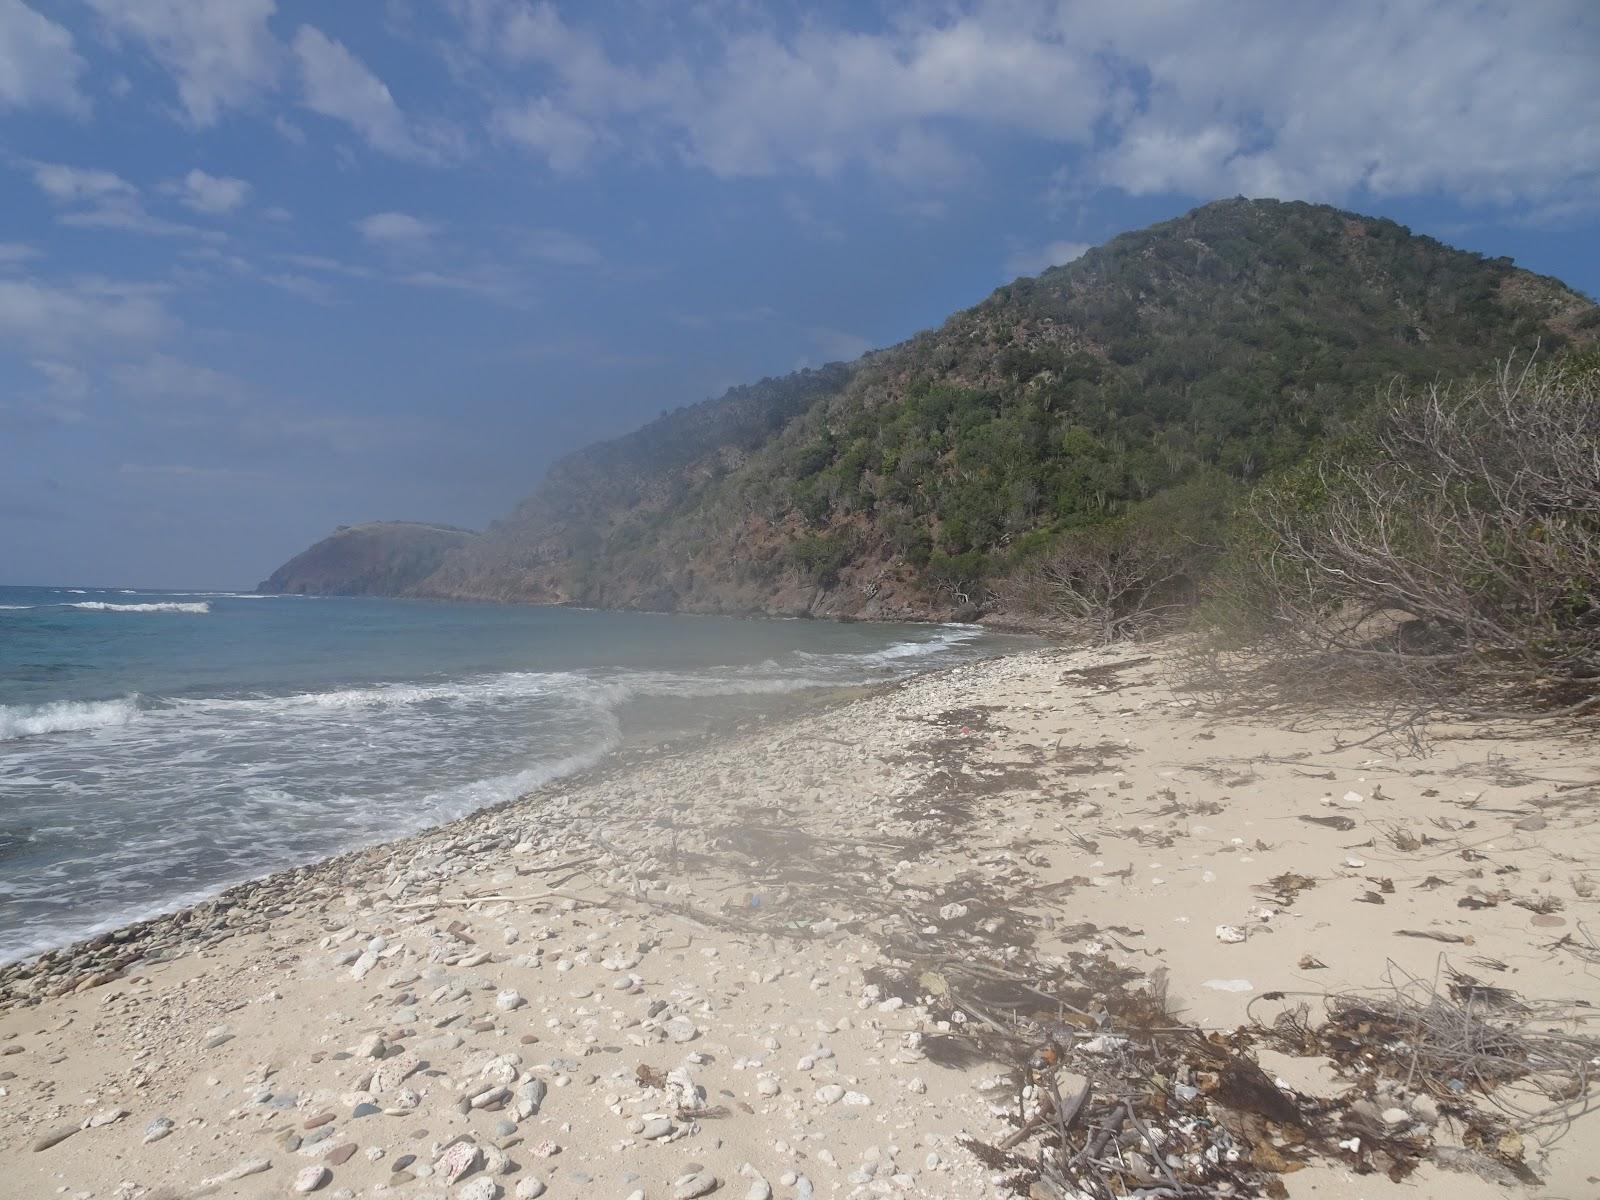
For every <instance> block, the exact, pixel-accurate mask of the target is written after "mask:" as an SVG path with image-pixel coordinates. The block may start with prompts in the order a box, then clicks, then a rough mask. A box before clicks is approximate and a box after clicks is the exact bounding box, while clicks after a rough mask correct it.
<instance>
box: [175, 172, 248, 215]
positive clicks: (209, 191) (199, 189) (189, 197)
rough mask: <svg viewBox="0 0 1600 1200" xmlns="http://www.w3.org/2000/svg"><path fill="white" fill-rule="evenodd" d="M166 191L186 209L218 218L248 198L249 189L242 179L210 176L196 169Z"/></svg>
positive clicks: (176, 181)
mask: <svg viewBox="0 0 1600 1200" xmlns="http://www.w3.org/2000/svg"><path fill="white" fill-rule="evenodd" d="M168 190H169V191H170V192H171V193H172V194H173V195H175V196H177V198H178V202H179V203H180V204H182V205H183V206H184V207H185V208H188V209H191V210H193V211H194V212H197V213H201V214H203V215H205V216H208V217H220V216H223V215H225V214H227V213H230V212H232V211H233V210H234V209H236V208H238V207H239V206H240V205H241V204H243V203H244V202H245V199H246V198H247V197H248V196H249V195H250V185H249V183H247V182H246V181H245V180H243V179H234V178H232V177H230V176H226V175H209V174H207V173H206V172H204V171H202V170H200V169H198V168H196V169H194V170H192V171H190V172H189V173H188V174H187V175H185V176H184V177H183V178H182V179H178V180H174V181H173V182H172V183H171V184H169V185H168Z"/></svg>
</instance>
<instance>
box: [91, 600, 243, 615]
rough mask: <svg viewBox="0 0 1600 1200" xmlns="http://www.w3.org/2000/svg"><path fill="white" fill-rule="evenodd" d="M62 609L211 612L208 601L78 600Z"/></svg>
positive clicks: (132, 611)
mask: <svg viewBox="0 0 1600 1200" xmlns="http://www.w3.org/2000/svg"><path fill="white" fill-rule="evenodd" d="M61 607H62V608H81V609H84V610H86V611H88V612H114V613H208V612H210V611H211V604H210V602H209V601H205V600H202V601H199V602H198V603H195V604H174V603H170V602H169V603H163V604H108V603H107V602H106V601H104V600H78V601H75V602H74V603H72V604H63V605H62V606H61Z"/></svg>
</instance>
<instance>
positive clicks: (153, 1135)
mask: <svg viewBox="0 0 1600 1200" xmlns="http://www.w3.org/2000/svg"><path fill="white" fill-rule="evenodd" d="M172 1130H173V1121H172V1118H171V1117H157V1118H156V1119H155V1120H153V1121H151V1122H150V1124H148V1125H146V1126H145V1127H144V1144H145V1145H146V1146H148V1145H149V1144H150V1143H151V1142H159V1141H160V1140H161V1139H162V1138H164V1137H166V1136H167V1134H169V1133H171V1132H172Z"/></svg>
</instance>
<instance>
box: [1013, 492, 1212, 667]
mask: <svg viewBox="0 0 1600 1200" xmlns="http://www.w3.org/2000/svg"><path fill="white" fill-rule="evenodd" d="M1186 550H1187V548H1186V547H1185V546H1183V545H1182V544H1181V543H1178V542H1174V541H1173V540H1172V539H1169V538H1163V537H1161V536H1160V535H1159V534H1157V533H1156V532H1155V531H1153V530H1151V529H1148V528H1143V527H1140V526H1138V525H1135V524H1130V523H1127V522H1113V523H1111V524H1108V525H1100V526H1096V527H1094V528H1092V529H1084V530H1079V531H1076V532H1074V533H1071V534H1068V535H1067V536H1066V537H1064V538H1063V539H1062V540H1061V541H1060V542H1059V543H1057V544H1056V546H1055V548H1054V549H1052V550H1050V551H1049V552H1047V553H1046V554H1045V555H1043V556H1042V557H1041V558H1039V559H1037V560H1036V561H1034V562H1032V563H1029V564H1027V565H1025V566H1024V567H1022V568H1021V569H1019V570H1018V571H1017V572H1016V573H1014V574H1013V575H1011V576H1010V577H1009V578H1008V579H1006V580H1004V581H1003V582H1002V583H1000V584H998V585H996V587H995V589H994V590H995V592H996V594H997V595H998V596H999V597H1000V598H1001V599H1002V600H1003V601H1004V602H1005V603H1006V604H1007V605H1008V607H1013V608H1015V609H1017V610H1018V611H1021V612H1024V613H1029V614H1033V615H1035V616H1040V617H1043V618H1045V619H1046V620H1047V621H1050V622H1051V623H1053V624H1055V625H1058V626H1059V627H1061V628H1062V629H1063V630H1064V631H1065V632H1067V633H1069V634H1072V635H1074V636H1076V637H1079V638H1082V639H1085V640H1089V641H1093V642H1096V643H1106V642H1117V641H1125V640H1129V639H1137V638H1142V637H1148V636H1150V635H1151V634H1153V633H1155V632H1157V631H1158V630H1161V629H1164V628H1167V627H1168V626H1170V624H1171V623H1172V621H1173V619H1174V618H1175V617H1176V615H1177V614H1178V613H1179V611H1181V608H1182V606H1183V604H1184V603H1185V601H1187V599H1188V598H1189V593H1190V588H1189V587H1188V583H1187V575H1188V560H1189V555H1188V554H1187V553H1186Z"/></svg>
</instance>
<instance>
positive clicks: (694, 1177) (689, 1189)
mask: <svg viewBox="0 0 1600 1200" xmlns="http://www.w3.org/2000/svg"><path fill="white" fill-rule="evenodd" d="M719 1182H720V1181H719V1180H718V1179H717V1177H716V1176H715V1175H713V1174H711V1172H709V1171H694V1172H692V1173H690V1174H688V1175H680V1176H678V1178H677V1179H676V1180H674V1181H673V1184H672V1200H695V1198H696V1197H697V1196H709V1195H710V1194H711V1193H712V1192H714V1191H716V1190H717V1187H718V1185H719Z"/></svg>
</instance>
